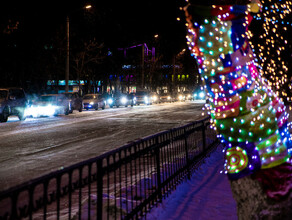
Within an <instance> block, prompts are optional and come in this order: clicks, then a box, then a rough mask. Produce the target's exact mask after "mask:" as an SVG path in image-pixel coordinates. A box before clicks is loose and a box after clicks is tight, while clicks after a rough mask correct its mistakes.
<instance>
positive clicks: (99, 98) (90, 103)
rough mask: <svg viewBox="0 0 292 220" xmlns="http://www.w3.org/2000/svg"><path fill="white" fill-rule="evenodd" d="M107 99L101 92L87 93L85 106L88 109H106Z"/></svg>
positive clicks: (84, 99) (84, 100)
mask: <svg viewBox="0 0 292 220" xmlns="http://www.w3.org/2000/svg"><path fill="white" fill-rule="evenodd" d="M105 105H106V99H105V98H104V97H103V95H101V94H87V95H85V96H84V97H83V107H84V109H86V110H89V109H95V110H98V109H99V108H101V109H105Z"/></svg>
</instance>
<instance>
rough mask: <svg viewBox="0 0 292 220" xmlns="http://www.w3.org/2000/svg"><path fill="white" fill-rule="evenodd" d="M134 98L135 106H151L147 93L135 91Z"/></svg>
mask: <svg viewBox="0 0 292 220" xmlns="http://www.w3.org/2000/svg"><path fill="white" fill-rule="evenodd" d="M135 97H136V103H137V105H140V104H145V105H151V104H152V99H151V97H150V94H149V92H147V91H137V92H136V93H135Z"/></svg>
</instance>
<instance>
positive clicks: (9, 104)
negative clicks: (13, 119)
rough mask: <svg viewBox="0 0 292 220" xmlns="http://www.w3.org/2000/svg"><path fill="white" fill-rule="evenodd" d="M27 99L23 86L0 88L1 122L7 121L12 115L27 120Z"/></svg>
mask: <svg viewBox="0 0 292 220" xmlns="http://www.w3.org/2000/svg"><path fill="white" fill-rule="evenodd" d="M26 106H27V99H26V95H25V92H24V90H23V89H22V88H0V122H7V120H8V117H9V116H10V115H16V116H18V118H19V120H25V109H26Z"/></svg>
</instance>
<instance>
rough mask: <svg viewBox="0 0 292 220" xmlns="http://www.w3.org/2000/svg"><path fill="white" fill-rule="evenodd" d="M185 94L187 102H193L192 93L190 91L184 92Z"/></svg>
mask: <svg viewBox="0 0 292 220" xmlns="http://www.w3.org/2000/svg"><path fill="white" fill-rule="evenodd" d="M183 94H184V96H185V100H186V101H190V100H193V95H192V93H191V92H189V91H184V92H183Z"/></svg>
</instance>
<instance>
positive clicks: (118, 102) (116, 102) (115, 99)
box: [107, 93, 130, 108]
mask: <svg viewBox="0 0 292 220" xmlns="http://www.w3.org/2000/svg"><path fill="white" fill-rule="evenodd" d="M107 103H108V105H109V107H111V108H113V107H114V106H116V107H117V108H119V107H120V106H125V107H128V105H129V104H130V103H129V99H128V95H127V94H124V93H115V94H113V96H112V97H111V98H109V99H108V100H107Z"/></svg>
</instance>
